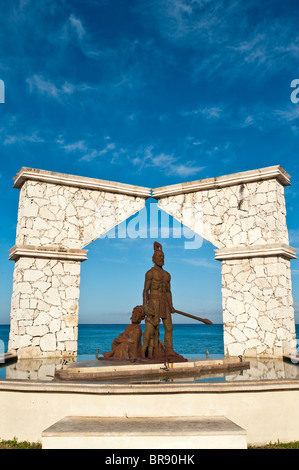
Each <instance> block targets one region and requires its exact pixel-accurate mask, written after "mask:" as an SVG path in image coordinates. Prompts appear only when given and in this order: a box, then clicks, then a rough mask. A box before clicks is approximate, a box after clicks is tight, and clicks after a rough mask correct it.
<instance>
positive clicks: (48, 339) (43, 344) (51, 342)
mask: <svg viewBox="0 0 299 470" xmlns="http://www.w3.org/2000/svg"><path fill="white" fill-rule="evenodd" d="M40 348H41V350H42V351H44V352H51V351H56V337H55V334H54V333H48V334H46V335H45V336H43V337H42V338H41V340H40Z"/></svg>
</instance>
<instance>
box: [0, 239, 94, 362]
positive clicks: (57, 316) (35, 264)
mask: <svg viewBox="0 0 299 470" xmlns="http://www.w3.org/2000/svg"><path fill="white" fill-rule="evenodd" d="M10 259H11V260H14V261H15V269H14V277H13V294H12V302H11V324H10V336H9V344H8V349H9V351H10V352H13V353H17V354H18V357H19V358H20V359H21V358H30V357H39V358H42V357H74V356H76V354H77V338H78V312H79V304H78V302H79V285H80V264H81V262H82V261H84V260H85V259H87V258H86V251H85V250H68V251H57V250H56V251H55V250H53V249H45V248H40V247H32V246H29V247H13V248H12V249H11V250H10Z"/></svg>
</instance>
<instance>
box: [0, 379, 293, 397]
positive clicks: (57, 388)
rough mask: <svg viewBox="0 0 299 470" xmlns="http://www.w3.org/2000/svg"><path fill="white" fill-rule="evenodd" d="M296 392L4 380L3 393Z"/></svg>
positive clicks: (233, 385) (267, 384)
mask: <svg viewBox="0 0 299 470" xmlns="http://www.w3.org/2000/svg"><path fill="white" fill-rule="evenodd" d="M286 390H295V391H298V392H299V380H298V379H290V380H287V379H284V380H257V381H253V380H244V381H241V380H240V381H236V382H210V383H209V382H201V383H200V382H198V383H196V382H194V383H183V384H180V383H175V382H174V383H167V382H166V383H159V384H151V383H148V384H136V383H134V384H128V383H125V384H110V383H109V384H103V383H101V384H98V383H94V382H90V383H88V382H86V383H84V382H83V383H80V382H55V381H52V382H44V381H33V380H9V379H6V380H0V392H1V391H13V392H34V393H35V392H37V393H40V392H44V393H47V394H48V393H54V394H56V393H59V394H60V393H72V394H86V393H87V394H89V395H94V394H95V395H110V396H111V395H134V396H135V395H143V394H146V395H147V394H159V395H163V394H166V395H168V394H178V393H196V394H205V393H213V394H215V393H216V394H218V393H220V394H224V393H235V392H237V393H239V392H244V393H245V392H246V393H247V392H265V391H270V392H272V391H286Z"/></svg>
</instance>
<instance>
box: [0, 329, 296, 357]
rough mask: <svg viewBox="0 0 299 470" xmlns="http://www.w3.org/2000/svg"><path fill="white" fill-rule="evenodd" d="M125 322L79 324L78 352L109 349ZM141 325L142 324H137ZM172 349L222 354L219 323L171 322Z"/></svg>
mask: <svg viewBox="0 0 299 470" xmlns="http://www.w3.org/2000/svg"><path fill="white" fill-rule="evenodd" d="M126 326H127V325H104V324H100V325H79V329H78V356H84V355H94V354H95V351H96V350H97V349H98V350H99V354H102V353H103V352H105V351H110V349H111V343H112V341H113V339H114V338H115V337H116V336H118V335H119V334H120V333H121V332H123V331H124V330H125V328H126ZM141 326H142V328H143V329H144V325H141ZM8 336H9V325H0V353H3V352H6V351H7V346H8ZM160 337H161V339H162V340H163V337H164V330H163V325H162V324H161V325H160ZM296 337H297V338H299V325H296ZM173 346H174V350H175V351H176V352H178V353H180V354H183V355H184V354H185V355H189V356H190V355H191V356H192V354H196V355H203V356H205V353H206V349H208V350H209V353H210V355H217V356H218V357H221V356H223V354H224V347H223V325H222V324H214V325H204V324H175V325H174V329H173Z"/></svg>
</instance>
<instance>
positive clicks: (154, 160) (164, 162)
mask: <svg viewBox="0 0 299 470" xmlns="http://www.w3.org/2000/svg"><path fill="white" fill-rule="evenodd" d="M153 150H154V147H153V146H151V145H150V146H147V147H146V148H145V149H143V150H142V151H139V152H138V155H137V156H136V157H134V158H132V159H131V161H132V163H133V165H134V166H135V167H137V168H138V169H139V170H140V171H141V170H143V169H146V168H157V169H158V170H160V171H163V172H164V173H165V174H167V175H174V176H180V177H188V176H191V175H195V174H197V173H199V172H201V171H202V170H203V169H204V167H203V166H198V165H197V163H196V162H194V161H187V162H185V163H181V162H180V160H179V159H178V158H176V157H175V156H174V155H173V154H165V153H163V152H162V153H157V154H154V153H153Z"/></svg>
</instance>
